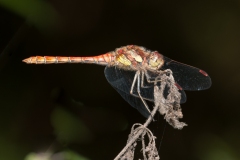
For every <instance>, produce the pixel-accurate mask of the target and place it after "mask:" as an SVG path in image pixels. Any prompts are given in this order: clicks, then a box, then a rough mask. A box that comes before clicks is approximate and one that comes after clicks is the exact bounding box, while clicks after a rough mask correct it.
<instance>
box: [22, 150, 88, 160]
mask: <svg viewBox="0 0 240 160" xmlns="http://www.w3.org/2000/svg"><path fill="white" fill-rule="evenodd" d="M24 160H89V159H88V158H86V157H84V156H82V155H79V154H77V153H76V152H73V151H71V150H66V151H63V152H60V153H54V154H53V153H29V154H28V155H27V156H26V158H25V159H24Z"/></svg>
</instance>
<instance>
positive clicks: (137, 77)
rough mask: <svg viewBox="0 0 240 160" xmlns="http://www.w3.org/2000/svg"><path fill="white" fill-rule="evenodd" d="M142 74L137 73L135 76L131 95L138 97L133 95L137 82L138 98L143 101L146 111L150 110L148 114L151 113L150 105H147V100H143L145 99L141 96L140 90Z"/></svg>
mask: <svg viewBox="0 0 240 160" xmlns="http://www.w3.org/2000/svg"><path fill="white" fill-rule="evenodd" d="M140 74H141V72H140V71H137V72H136V74H135V76H134V79H133V83H132V86H131V90H130V94H131V95H133V96H136V95H134V93H133V89H134V86H135V84H136V81H137V93H138V96H137V97H139V98H140V99H141V100H142V102H143V104H144V106H145V107H146V109H147V110H148V112H149V113H151V112H150V110H149V107H148V105H147V103H146V101H145V100H144V99H143V97H142V96H141V90H140V80H141V78H140Z"/></svg>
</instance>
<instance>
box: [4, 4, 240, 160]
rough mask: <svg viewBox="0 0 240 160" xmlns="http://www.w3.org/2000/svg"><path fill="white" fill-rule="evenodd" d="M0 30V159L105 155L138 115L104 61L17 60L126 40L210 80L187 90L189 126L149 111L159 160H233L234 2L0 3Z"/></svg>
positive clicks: (94, 49)
mask: <svg viewBox="0 0 240 160" xmlns="http://www.w3.org/2000/svg"><path fill="white" fill-rule="evenodd" d="M0 27H1V29H0V51H1V54H0V126H1V129H0V159H6V160H16V159H19V160H20V159H25V160H36V159H37V158H42V159H43V160H45V159H46V160H47V159H51V160H52V159H53V160H65V159H69V160H86V159H94V160H95V159H103V160H105V159H113V158H114V157H115V156H116V155H117V153H118V152H120V150H121V149H122V148H123V147H124V145H125V144H126V140H127V136H128V134H129V132H130V129H131V126H132V124H133V123H138V122H140V123H143V122H144V117H143V116H141V115H140V113H139V112H138V111H137V110H135V109H134V108H132V107H131V106H130V105H129V104H128V103H127V102H125V101H124V100H123V99H122V98H121V97H120V95H118V93H117V92H116V91H115V90H114V89H113V88H112V87H111V86H110V84H108V82H107V80H106V79H105V77H104V73H103V71H104V67H102V66H97V65H87V64H59V65H54V64H53V65H26V64H25V63H22V59H24V58H27V57H30V56H35V55H40V56H43V55H46V56H47V55H48V56H50V55H52V56H93V55H99V54H102V53H106V52H109V51H112V50H114V49H115V48H118V47H121V46H125V45H129V44H136V45H140V46H144V47H146V48H148V49H150V50H157V51H159V52H160V53H162V54H163V55H165V56H167V57H169V58H171V59H174V60H176V61H180V62H182V63H186V64H189V65H192V66H195V67H198V68H201V69H203V70H205V71H206V72H207V73H208V74H209V75H210V77H211V78H212V82H213V85H212V87H211V88H210V89H209V90H206V91H201V92H186V94H187V98H188V100H187V103H185V104H182V108H183V114H184V118H183V119H182V121H184V122H186V123H187V124H188V125H189V126H188V127H185V128H184V129H183V130H180V131H179V130H176V129H173V128H172V127H171V126H169V125H168V124H166V128H165V127H164V126H165V122H164V120H163V117H162V116H157V117H156V120H157V121H156V122H154V123H153V124H152V126H151V129H152V131H153V132H154V134H155V136H156V137H157V140H158V141H157V142H158V143H157V145H158V146H159V145H160V142H161V148H160V157H161V159H163V160H166V159H168V160H172V159H179V160H182V159H184V160H226V159H227V160H237V159H240V152H239V148H240V137H239V135H240V125H239V121H240V117H239V111H240V109H239V108H240V106H239V100H238V98H239V89H240V87H239V83H238V82H239V81H240V74H239V73H240V64H239V58H240V55H239V54H240V45H239V42H240V32H239V28H240V1H237V0H218V1H215V0H212V1H207V0H201V1H200V0H199V1H190V0H183V1H178V0H170V1H166V0H149V1H144V0H115V1H111V0H90V1H80V0H65V1H64V0H61V1H60V0H49V1H41V0H22V1H14V0H0ZM164 129H165V132H164V136H163V139H162V140H161V138H162V135H163V130H164ZM139 155H141V154H140V152H139V151H138V152H137V153H136V157H138V156H139Z"/></svg>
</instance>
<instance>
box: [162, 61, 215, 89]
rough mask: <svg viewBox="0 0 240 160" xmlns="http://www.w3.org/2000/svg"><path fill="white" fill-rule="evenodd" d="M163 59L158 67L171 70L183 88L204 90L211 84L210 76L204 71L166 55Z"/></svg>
mask: <svg viewBox="0 0 240 160" xmlns="http://www.w3.org/2000/svg"><path fill="white" fill-rule="evenodd" d="M164 61H165V63H164V65H163V66H162V67H161V68H160V69H161V70H165V69H170V70H172V72H173V77H174V79H175V81H176V82H177V83H178V84H179V85H180V86H181V87H182V89H183V90H190V91H194V90H205V89H208V88H209V87H210V86H211V84H212V82H211V78H210V77H209V76H208V74H207V73H206V72H205V71H203V70H201V69H199V68H196V67H192V66H189V65H186V64H183V63H180V62H177V61H174V60H171V59H170V58H167V57H164Z"/></svg>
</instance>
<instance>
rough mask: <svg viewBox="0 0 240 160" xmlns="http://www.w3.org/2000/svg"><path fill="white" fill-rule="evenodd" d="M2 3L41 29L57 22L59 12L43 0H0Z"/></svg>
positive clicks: (50, 26)
mask: <svg viewBox="0 0 240 160" xmlns="http://www.w3.org/2000/svg"><path fill="white" fill-rule="evenodd" d="M0 5H1V6H3V7H5V8H6V9H9V10H10V11H12V12H14V13H16V14H17V15H19V16H21V17H23V18H24V19H26V21H27V22H28V23H30V24H32V25H34V26H35V27H37V28H38V29H40V30H44V29H48V28H52V27H53V25H55V23H56V22H57V12H56V11H55V9H54V8H53V7H52V6H51V5H50V4H49V3H48V2H47V1H43V0H21V1H19V0H0Z"/></svg>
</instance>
